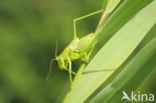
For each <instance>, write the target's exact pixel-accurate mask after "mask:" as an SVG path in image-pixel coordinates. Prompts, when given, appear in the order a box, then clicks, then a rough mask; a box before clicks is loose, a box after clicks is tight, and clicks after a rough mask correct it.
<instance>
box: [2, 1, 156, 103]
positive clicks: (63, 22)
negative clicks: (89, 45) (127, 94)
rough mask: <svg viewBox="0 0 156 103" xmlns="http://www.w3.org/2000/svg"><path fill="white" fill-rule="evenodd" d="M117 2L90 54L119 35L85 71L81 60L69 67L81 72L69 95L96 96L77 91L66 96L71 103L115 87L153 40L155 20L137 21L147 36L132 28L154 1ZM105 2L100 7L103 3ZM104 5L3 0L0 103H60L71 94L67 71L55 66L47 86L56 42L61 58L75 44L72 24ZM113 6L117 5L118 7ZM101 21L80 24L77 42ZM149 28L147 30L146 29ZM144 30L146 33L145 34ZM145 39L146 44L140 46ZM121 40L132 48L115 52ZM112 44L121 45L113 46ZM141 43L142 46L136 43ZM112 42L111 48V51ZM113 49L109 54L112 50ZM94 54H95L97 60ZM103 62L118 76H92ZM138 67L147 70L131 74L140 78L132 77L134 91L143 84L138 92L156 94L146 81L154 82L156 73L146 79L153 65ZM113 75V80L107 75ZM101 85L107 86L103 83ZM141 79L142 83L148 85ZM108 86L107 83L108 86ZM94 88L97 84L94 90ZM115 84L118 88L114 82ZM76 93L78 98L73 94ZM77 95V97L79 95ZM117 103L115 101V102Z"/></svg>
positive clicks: (93, 19)
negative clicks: (138, 74)
mask: <svg viewBox="0 0 156 103" xmlns="http://www.w3.org/2000/svg"><path fill="white" fill-rule="evenodd" d="M110 1H113V0H110ZM117 1H119V0H117ZM121 1H122V3H121V5H120V6H119V7H118V8H116V9H115V10H114V12H113V13H111V15H110V17H109V18H108V20H107V21H106V22H105V24H104V25H102V31H101V33H102V35H101V37H100V38H101V42H99V43H98V44H97V45H96V47H95V49H94V51H98V50H99V49H100V46H99V45H103V44H105V43H106V42H107V40H109V38H110V37H112V36H113V35H114V34H115V33H116V32H117V31H118V30H119V32H118V33H116V34H115V36H113V38H111V39H110V40H109V42H108V43H107V44H106V45H105V46H103V48H102V49H101V50H100V51H99V53H98V54H97V55H96V57H95V58H93V60H91V62H90V63H89V65H88V66H87V67H86V69H85V71H83V69H84V67H85V64H81V62H79V61H76V62H73V66H72V67H73V70H74V71H75V72H76V71H77V69H78V68H79V66H80V65H81V66H80V67H81V68H79V71H78V74H77V76H76V78H75V81H74V85H75V88H73V90H72V91H75V90H76V91H78V90H79V89H83V92H84V94H85V92H88V91H85V90H90V89H91V90H93V89H94V90H96V92H94V93H93V91H90V92H89V94H87V95H84V94H83V95H82V93H81V91H80V90H79V92H69V94H68V96H69V98H70V99H73V100H74V102H72V103H75V101H76V100H80V101H84V100H86V99H87V100H86V101H85V102H89V101H90V100H91V99H93V97H95V96H96V95H97V93H99V92H100V91H101V90H102V89H103V87H105V86H106V85H108V84H109V83H110V84H109V85H112V84H113V83H114V82H112V79H115V78H116V76H119V75H118V74H120V71H121V70H122V69H123V70H126V69H125V68H128V67H127V66H128V65H130V64H129V63H130V62H132V61H131V60H135V59H137V57H138V55H141V54H140V53H141V52H142V51H143V50H145V49H144V46H145V45H146V44H148V45H149V43H148V42H149V41H151V40H152V38H154V37H155V36H156V35H155V30H156V29H155V28H156V26H153V28H152V30H150V29H151V26H152V25H151V24H150V23H151V22H150V20H151V21H152V20H153V19H150V20H149V18H141V19H139V20H141V21H142V20H144V21H145V22H141V21H140V22H139V24H140V25H141V27H142V25H143V28H144V29H143V30H145V31H142V32H144V34H142V33H141V31H139V30H142V29H139V27H140V25H139V26H137V25H136V26H135V25H134V24H133V25H132V24H130V23H131V22H132V21H133V20H134V17H135V15H136V14H137V13H138V12H139V11H140V10H143V9H144V7H146V6H147V5H149V4H150V3H151V2H152V1H153V0H121ZM103 2H104V4H102V3H103ZM107 2H109V0H97V1H94V0H76V1H74V0H73V1H72V0H70V1H69V0H45V1H43V0H1V1H0V103H60V102H61V101H63V99H64V97H65V95H66V93H67V92H68V91H69V90H70V85H69V78H68V72H67V71H61V70H59V69H58V64H57V63H54V65H53V70H52V75H51V77H50V79H49V81H46V77H47V74H48V71H49V64H50V60H51V59H52V58H54V56H55V44H56V39H57V40H58V41H59V48H58V53H60V52H61V51H62V50H63V49H64V48H65V47H66V46H67V45H68V43H69V42H70V41H71V40H72V39H73V28H72V22H73V21H72V20H73V19H75V18H77V17H80V16H83V15H85V14H89V13H91V12H94V11H97V10H100V9H101V8H102V6H103V8H106V4H107ZM114 5H116V3H115V4H114ZM148 14H150V15H155V14H154V13H153V14H151V11H149V12H148ZM137 15H138V14H137ZM99 20H100V15H96V16H92V17H89V18H87V19H85V20H82V21H80V22H78V24H77V27H78V28H77V34H78V37H82V36H84V34H89V33H91V32H94V30H96V27H97V24H98V22H99ZM129 20H131V21H129ZM148 20H149V21H148ZM126 23H127V24H126ZM142 23H143V24H142ZM146 24H147V25H146ZM127 25H129V26H130V27H129V26H128V27H127V30H122V29H123V28H125V29H126V27H125V26H127ZM132 26H134V27H133V29H134V28H136V30H128V28H131V27H132ZM121 27H122V29H121ZM147 28H149V29H148V30H147ZM123 31H125V32H123ZM148 31H150V32H149V33H147V32H148ZM132 32H138V33H137V35H135V33H134V34H133V33H132ZM145 32H146V33H145ZM120 33H121V34H120ZM124 34H125V35H124ZM149 34H150V35H149ZM151 34H152V35H151ZM118 36H119V37H118ZM136 36H137V37H136ZM144 36H145V39H144V40H143V41H142V39H143V37H144ZM120 37H121V38H120ZM139 37H140V39H139ZM106 38H107V39H106ZM125 38H128V39H129V40H130V41H131V42H133V43H132V45H133V46H132V45H128V44H129V43H128V42H129V40H128V41H126V42H125V43H127V45H126V44H124V45H123V46H122V47H121V48H119V47H118V46H117V45H119V46H120V44H122V42H124V40H125ZM121 39H122V40H121ZM116 40H117V41H120V40H121V41H120V42H116ZM141 41H142V43H141V44H139V43H140V42H141ZM134 42H135V43H136V44H135V43H134ZM111 43H113V44H114V45H113V46H111V45H112V44H111ZM138 45H139V46H138ZM136 46H137V48H136ZM148 47H149V46H148ZM111 48H112V49H113V50H111ZM122 48H124V49H125V51H123V50H122ZM126 48H127V49H126ZM135 48H136V49H135ZM142 48H143V49H142ZM105 49H106V50H105ZM134 49H135V50H134ZM140 50H141V51H140ZM148 50H149V51H150V49H147V47H146V51H148ZM113 51H114V53H113ZM103 52H105V53H103ZM117 52H118V54H120V55H121V54H122V56H121V57H120V55H117V54H116V53H117ZM94 53H95V52H94ZM94 53H93V55H95V54H94ZM107 53H108V54H111V53H112V54H111V55H113V56H115V57H114V58H113V57H111V55H106V54H107ZM144 53H145V52H144ZM136 54H137V56H136ZM98 55H99V56H98ZM127 57H128V58H127ZM134 57H136V58H134ZM139 57H140V56H139ZM154 57H155V56H153V58H154ZM96 58H97V59H99V60H97V59H96ZM109 58H110V59H109ZM152 60H153V61H154V60H155V58H154V59H152V58H151V61H152ZM104 61H108V62H107V63H108V64H107V65H108V66H110V67H109V69H111V68H114V67H115V69H117V68H118V67H119V66H120V67H119V68H118V70H119V71H118V70H117V71H115V72H114V73H113V71H108V72H109V74H108V72H107V73H106V72H104V71H101V70H100V71H97V70H96V71H95V70H94V69H98V67H99V66H100V64H99V66H98V63H103V62H104ZM113 61H114V62H113ZM138 61H140V60H138ZM133 63H134V62H133ZM140 63H142V64H146V65H145V66H144V65H143V66H141V67H142V69H140V68H141V67H140V68H139V69H135V70H137V72H136V71H135V70H134V71H135V72H131V74H133V75H134V77H135V76H136V75H137V73H138V72H139V73H140V74H141V75H140V77H138V78H136V79H137V81H138V82H137V81H136V83H138V84H136V85H134V88H135V89H138V87H137V86H139V85H140V84H142V85H141V88H139V89H143V90H147V91H152V90H154V89H152V90H150V89H151V87H155V83H154V82H149V80H148V78H147V75H148V76H149V77H150V81H151V80H152V79H151V78H154V77H155V74H152V76H150V75H149V74H150V73H154V72H152V69H149V70H148V71H147V70H146V68H152V66H154V65H153V64H152V63H153V62H148V60H147V62H140ZM94 64H97V67H94V68H93V67H91V65H94ZM111 64H113V65H111ZM127 64H128V65H127ZM134 64H135V63H134ZM101 67H102V65H101ZM92 68H93V69H92ZM102 68H103V67H102ZM133 69H134V68H133ZM82 72H83V73H82ZM89 72H90V73H89ZM144 72H146V73H144ZM81 73H82V75H81ZM112 73H113V75H111V74H112ZM93 74H95V75H97V76H99V79H100V80H98V78H97V77H96V78H94V77H95V76H92V75H93ZM103 74H104V76H103ZM79 76H80V77H79ZM85 76H86V77H87V76H90V78H89V77H87V78H86V77H85ZM142 78H143V79H142ZM88 79H89V80H88ZM95 79H97V80H96V81H93V83H94V82H95V84H94V85H89V83H91V84H92V80H95ZM116 79H117V78H116ZM133 79H134V78H130V77H129V79H128V81H126V83H125V82H124V83H123V86H122V87H120V85H119V88H120V90H122V89H124V88H128V90H129V91H130V90H131V89H132V87H133V85H131V84H130V83H131V82H130V81H131V80H133ZM77 80H78V85H79V87H78V88H76V87H77ZM81 80H86V81H82V82H83V83H82V84H81V85H80V84H79V82H80V81H81ZM105 80H106V82H104V81H105ZM143 80H146V82H144V81H143ZM107 81H109V83H108V82H107ZM139 81H140V82H139ZM153 81H154V80H153ZM98 82H99V84H98ZM111 82H112V83H111ZM116 82H117V81H116ZM96 83H97V84H98V85H96ZM100 84H102V85H103V84H104V86H103V87H102V88H101V90H100V89H99V91H98V90H97V89H98V87H99V86H101V85H100ZM116 84H118V82H117V83H116ZM92 86H95V87H96V88H92ZM84 87H86V88H84ZM121 88H122V89H121ZM155 91H156V90H155ZM70 93H71V94H70ZM75 93H77V95H76V94H75ZM79 93H81V94H80V95H78V94H79ZM92 93H93V94H92ZM90 94H91V96H90ZM81 95H82V96H83V97H81V98H83V99H81V98H80V96H81ZM104 95H106V94H104ZM112 95H113V96H115V97H116V95H119V94H118V93H116V92H115V91H114V93H113V94H112ZM119 96H120V95H119ZM88 97H89V98H88ZM108 99H109V98H108ZM115 100H118V98H116V99H115ZM79 103H80V102H79Z"/></svg>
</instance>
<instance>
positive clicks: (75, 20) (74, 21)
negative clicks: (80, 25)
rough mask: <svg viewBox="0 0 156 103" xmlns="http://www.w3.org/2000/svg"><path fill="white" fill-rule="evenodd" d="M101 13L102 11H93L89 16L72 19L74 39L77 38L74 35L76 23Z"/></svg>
mask: <svg viewBox="0 0 156 103" xmlns="http://www.w3.org/2000/svg"><path fill="white" fill-rule="evenodd" d="M101 12H103V9H102V10H98V11H95V12H93V13H90V14H87V15H84V16H82V17H79V18H76V19H74V20H73V31H74V39H76V38H77V34H76V22H77V21H79V20H82V19H85V18H87V17H90V16H92V15H95V14H98V13H101Z"/></svg>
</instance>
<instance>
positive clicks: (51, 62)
mask: <svg viewBox="0 0 156 103" xmlns="http://www.w3.org/2000/svg"><path fill="white" fill-rule="evenodd" d="M57 49H58V40H56V49H55V58H56V57H57ZM55 58H54V59H52V60H51V61H50V67H49V73H48V76H47V80H49V77H50V75H51V70H52V66H53V62H54V61H55V60H56V59H55Z"/></svg>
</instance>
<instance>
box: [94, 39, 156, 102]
mask: <svg viewBox="0 0 156 103" xmlns="http://www.w3.org/2000/svg"><path fill="white" fill-rule="evenodd" d="M155 44H156V37H155V38H154V39H153V40H151V41H150V42H149V43H148V44H147V45H146V46H145V47H144V48H143V49H142V50H141V51H140V52H139V53H138V54H137V55H136V56H135V57H134V58H133V59H132V60H131V61H130V62H129V63H128V65H127V66H126V67H125V68H124V69H123V70H122V71H121V73H120V74H119V75H118V76H117V77H116V78H115V79H114V80H113V81H112V82H111V83H110V84H109V85H108V86H107V87H106V88H104V89H103V90H102V91H101V92H100V93H99V94H98V95H97V96H96V97H95V98H93V100H92V102H91V103H114V102H115V101H116V102H121V98H122V95H121V94H122V91H123V90H124V91H125V90H126V93H127V92H131V91H132V90H133V91H134V90H135V89H137V87H138V86H139V85H140V84H141V83H142V82H143V81H144V80H145V79H146V78H147V77H148V76H149V75H150V74H151V72H152V71H153V70H154V69H156V64H155V61H156V45H155ZM138 74H139V75H138ZM129 84H133V85H130V86H129ZM123 87H126V88H123ZM119 90H120V91H119Z"/></svg>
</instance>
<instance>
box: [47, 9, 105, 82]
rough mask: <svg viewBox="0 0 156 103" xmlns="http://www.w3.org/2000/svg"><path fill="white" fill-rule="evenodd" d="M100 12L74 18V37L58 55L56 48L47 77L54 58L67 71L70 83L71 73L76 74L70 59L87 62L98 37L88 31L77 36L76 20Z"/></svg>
mask: <svg viewBox="0 0 156 103" xmlns="http://www.w3.org/2000/svg"><path fill="white" fill-rule="evenodd" d="M101 12H103V10H99V11H96V12H93V13H91V14H88V15H85V16H82V17H79V18H76V19H74V21H73V29H74V39H73V40H72V42H71V43H70V44H69V45H68V46H67V47H66V48H65V49H64V50H63V52H62V53H61V54H60V55H59V56H57V49H56V51H55V59H52V60H51V64H50V71H49V74H48V78H49V76H50V73H51V68H52V63H53V61H55V60H56V61H57V62H58V65H59V68H60V69H62V70H67V71H69V78H70V83H72V74H76V73H74V72H72V61H74V60H77V59H81V60H82V61H83V62H85V63H88V61H89V55H90V54H91V52H92V49H93V48H94V45H95V44H96V42H97V39H98V35H96V34H95V33H90V34H88V35H86V36H84V37H82V38H78V37H77V34H76V22H77V21H79V20H82V19H84V18H86V17H89V16H92V15H94V14H98V13H101ZM105 16H106V15H105Z"/></svg>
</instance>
